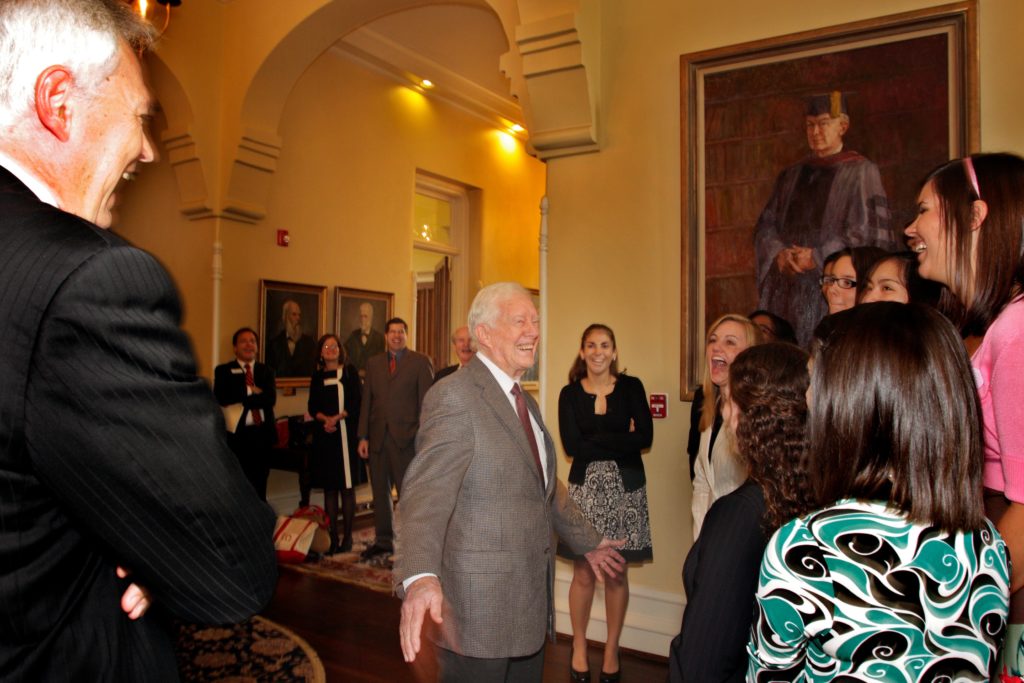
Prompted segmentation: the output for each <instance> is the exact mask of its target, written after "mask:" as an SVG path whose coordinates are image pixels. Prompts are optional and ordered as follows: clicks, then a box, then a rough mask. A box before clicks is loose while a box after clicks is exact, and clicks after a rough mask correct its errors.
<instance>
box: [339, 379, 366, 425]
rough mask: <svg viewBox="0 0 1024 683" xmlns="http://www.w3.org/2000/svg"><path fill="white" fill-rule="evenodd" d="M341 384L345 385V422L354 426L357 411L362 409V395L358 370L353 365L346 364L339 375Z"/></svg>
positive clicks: (357, 416) (357, 420)
mask: <svg viewBox="0 0 1024 683" xmlns="http://www.w3.org/2000/svg"><path fill="white" fill-rule="evenodd" d="M341 382H342V385H343V386H344V387H345V412H346V413H348V417H346V418H345V424H349V425H353V427H352V428H353V429H355V426H356V425H358V424H359V411H360V410H361V409H362V403H363V395H362V393H363V392H362V388H361V386H360V385H361V384H362V382H360V381H359V371H358V370H356V366H354V365H346V366H345V368H344V371H343V373H342V375H341Z"/></svg>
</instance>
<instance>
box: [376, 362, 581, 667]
mask: <svg viewBox="0 0 1024 683" xmlns="http://www.w3.org/2000/svg"><path fill="white" fill-rule="evenodd" d="M526 398H527V403H528V406H529V409H530V412H531V413H532V415H533V417H534V419H535V420H536V421H537V422H538V424H540V425H541V426H542V428H543V430H544V443H545V446H546V450H547V471H548V473H549V477H548V482H547V485H546V486H544V485H542V484H541V480H540V474H539V473H538V472H537V467H536V465H535V463H534V460H533V455H532V453H531V452H530V446H529V443H528V441H527V438H526V435H525V433H524V432H523V428H522V424H521V423H520V422H519V418H518V417H517V415H516V412H515V409H514V408H513V407H512V405H511V403H510V402H509V399H507V398H506V397H505V396H504V394H503V393H502V390H501V387H500V385H499V384H498V382H497V380H495V379H494V376H493V375H491V373H490V371H489V370H488V369H487V366H485V365H484V364H483V363H482V362H481V361H480V360H479V359H477V358H474V359H473V360H472V361H470V363H469V365H467V366H466V367H465V368H464V369H463V370H462V371H460V372H456V373H455V374H453V375H452V376H451V377H449V378H446V379H445V381H443V382H439V383H438V384H436V385H434V386H433V387H432V388H431V390H430V391H429V392H427V396H426V398H425V400H424V403H423V412H422V414H421V416H420V430H419V433H418V434H417V436H416V457H415V458H413V461H412V464H411V465H410V466H409V469H408V471H407V472H406V475H405V482H404V490H403V491H402V500H401V503H400V505H399V510H400V516H399V528H398V542H397V548H398V554H397V557H396V560H395V571H394V579H395V588H396V592H397V593H398V594H399V596H400V597H404V591H403V589H402V585H401V584H402V581H403V580H405V579H406V578H408V577H410V576H415V575H416V574H421V573H432V574H436V575H437V576H438V577H439V578H440V581H441V588H442V590H443V591H444V608H443V617H444V623H443V624H442V625H441V626H440V627H439V628H438V629H436V631H434V632H432V633H430V634H429V637H431V639H432V640H434V642H436V643H437V644H438V645H440V646H441V647H444V648H446V649H449V650H452V651H454V652H457V653H459V654H462V655H466V656H469V657H484V658H499V657H520V656H525V655H531V654H533V653H535V652H537V651H538V650H539V649H540V648H541V647H542V646H543V644H544V635H545V632H552V633H553V623H554V622H553V612H552V591H553V587H554V557H555V540H554V534H556V533H557V534H558V536H559V537H561V539H562V540H563V541H565V542H566V543H567V544H568V545H569V546H570V547H571V548H573V550H574V551H576V552H579V553H583V552H588V551H590V550H593V549H594V548H595V547H596V546H597V544H598V543H600V541H601V535H600V534H599V533H598V532H597V531H595V530H594V528H593V527H592V526H591V525H590V523H589V522H587V521H586V519H584V517H583V515H582V514H581V513H580V510H579V508H577V507H576V505H575V504H574V503H573V502H572V500H571V499H570V498H569V496H568V491H567V490H566V488H565V485H564V484H562V482H560V481H559V480H558V479H557V477H556V476H555V448H554V443H553V441H552V440H551V435H550V433H549V432H548V430H547V428H546V427H544V426H543V425H544V422H543V420H542V419H541V416H540V410H539V408H538V407H537V404H536V402H535V401H534V400H533V398H532V397H530V396H529V395H527V397H526ZM427 622H428V623H430V624H432V622H430V619H429V617H428V618H427Z"/></svg>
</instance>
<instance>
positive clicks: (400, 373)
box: [359, 318, 434, 559]
mask: <svg viewBox="0 0 1024 683" xmlns="http://www.w3.org/2000/svg"><path fill="white" fill-rule="evenodd" d="M408 332H409V328H408V326H407V325H406V324H405V321H404V320H402V319H401V318H392V319H391V320H389V321H388V322H387V324H386V325H385V326H384V337H385V339H386V340H387V344H388V350H387V352H385V353H379V354H377V355H376V356H374V357H372V358H370V360H369V361H367V363H366V380H365V383H364V384H363V405H362V409H361V410H360V411H359V455H360V457H362V458H363V459H364V460H365V459H367V458H368V459H369V460H370V483H371V484H372V485H373V519H374V525H375V526H376V534H377V538H376V540H375V541H374V543H373V545H372V546H370V547H369V548H367V549H366V550H365V551H363V558H364V559H370V558H372V557H374V556H375V555H383V554H391V552H392V551H393V550H394V543H393V539H392V537H393V535H394V532H393V531H392V528H391V487H392V485H393V486H394V487H395V488H396V489H397V490H398V493H399V495H401V493H402V480H403V478H404V476H405V470H406V468H407V467H409V463H410V462H412V457H413V455H415V453H416V450H415V441H414V440H415V438H416V430H418V429H419V426H420V406H422V405H423V396H424V395H425V394H426V393H427V389H429V388H430V384H431V381H432V380H433V377H434V372H433V368H432V367H431V364H430V359H429V358H427V357H426V356H424V355H423V354H422V353H416V352H415V351H412V350H410V349H408V348H406V340H407V335H408Z"/></svg>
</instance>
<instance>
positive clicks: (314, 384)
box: [306, 370, 324, 425]
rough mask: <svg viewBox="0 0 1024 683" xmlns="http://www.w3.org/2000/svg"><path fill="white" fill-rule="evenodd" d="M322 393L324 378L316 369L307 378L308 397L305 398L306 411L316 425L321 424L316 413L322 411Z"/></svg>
mask: <svg viewBox="0 0 1024 683" xmlns="http://www.w3.org/2000/svg"><path fill="white" fill-rule="evenodd" d="M323 394H324V380H323V374H322V373H321V372H320V371H319V370H317V371H316V372H314V373H313V376H312V377H310V378H309V398H308V399H306V412H307V413H309V415H310V417H312V418H313V420H314V421H315V422H316V424H317V425H321V424H323V423H322V422H320V421H319V420H317V419H316V414H317V413H322V412H324V411H323Z"/></svg>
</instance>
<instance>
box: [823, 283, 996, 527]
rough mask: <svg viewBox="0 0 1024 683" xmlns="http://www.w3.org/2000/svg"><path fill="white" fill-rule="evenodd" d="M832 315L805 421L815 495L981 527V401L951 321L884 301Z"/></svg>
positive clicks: (950, 524)
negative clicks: (881, 502)
mask: <svg viewBox="0 0 1024 683" xmlns="http://www.w3.org/2000/svg"><path fill="white" fill-rule="evenodd" d="M829 320H830V325H829V326H828V327H827V328H825V327H821V328H819V329H820V336H821V338H820V341H819V343H818V346H817V350H816V351H815V353H814V364H813V370H812V372H811V409H810V418H809V419H808V427H809V429H808V447H807V448H808V450H807V452H808V458H809V461H810V463H811V467H810V468H809V472H810V474H809V476H810V478H811V482H812V484H813V487H814V490H815V493H816V495H817V497H818V499H819V502H820V503H822V504H826V505H827V504H829V503H833V502H835V501H836V500H839V499H842V498H861V499H877V500H884V501H886V502H888V503H889V504H890V505H892V506H893V507H896V508H898V509H901V510H903V511H905V512H906V513H907V516H908V517H909V518H910V519H911V520H912V521H915V522H920V523H926V524H934V525H936V526H939V527H941V528H942V529H945V530H947V531H962V530H971V529H978V528H980V526H981V524H982V520H983V512H982V506H981V503H980V496H981V474H982V465H983V457H984V456H983V451H982V437H981V427H980V424H981V406H980V404H979V401H978V393H977V389H976V388H975V385H974V376H973V374H972V372H971V365H970V361H969V360H968V358H967V352H966V351H965V349H964V345H963V342H962V341H961V339H960V336H959V334H957V331H956V330H955V329H954V327H953V325H952V324H951V323H950V322H949V321H948V320H947V319H946V318H945V317H943V315H942V314H941V313H939V312H938V311H937V310H935V309H933V308H931V307H928V306H924V305H921V304H915V303H909V304H899V303H894V302H888V301H879V302H876V303H872V304H868V305H865V306H855V307H854V308H851V309H849V310H846V311H841V312H840V313H837V314H835V315H831V316H829Z"/></svg>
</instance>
